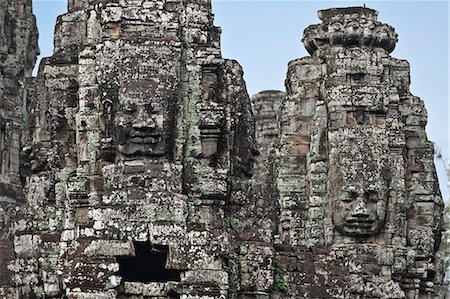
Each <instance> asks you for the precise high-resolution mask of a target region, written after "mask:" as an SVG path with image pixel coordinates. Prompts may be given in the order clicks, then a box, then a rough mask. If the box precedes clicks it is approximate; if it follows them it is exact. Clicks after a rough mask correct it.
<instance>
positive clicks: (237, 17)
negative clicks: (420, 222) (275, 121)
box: [34, 0, 450, 201]
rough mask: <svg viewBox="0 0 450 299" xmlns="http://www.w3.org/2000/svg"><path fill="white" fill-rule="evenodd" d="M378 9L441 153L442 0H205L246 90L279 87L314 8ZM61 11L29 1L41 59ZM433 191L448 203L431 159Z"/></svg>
mask: <svg viewBox="0 0 450 299" xmlns="http://www.w3.org/2000/svg"><path fill="white" fill-rule="evenodd" d="M363 4H365V5H366V6H367V7H370V8H374V9H376V10H378V12H379V20H380V21H382V22H385V23H388V24H389V25H392V26H393V27H394V28H395V30H396V32H397V33H398V35H399V42H398V43H397V47H396V49H395V50H394V52H393V53H392V54H391V55H392V56H394V57H396V58H401V59H406V60H408V61H409V63H410V65H411V82H412V84H411V92H412V93H413V94H414V95H416V96H419V97H421V98H422V99H423V100H424V101H425V104H426V107H427V109H428V115H429V121H428V125H427V132H428V137H429V139H430V140H432V141H434V142H435V143H436V145H437V146H438V147H439V148H440V150H441V151H442V153H443V155H444V158H445V159H447V164H448V162H450V161H449V160H448V157H449V135H450V134H449V92H448V86H449V76H448V74H449V60H448V53H449V32H448V30H449V29H448V28H449V23H448V19H449V18H448V16H449V4H448V2H447V1H365V2H364V1H257V0H256V1H230V0H215V1H213V12H214V14H215V24H216V25H217V26H220V27H222V53H223V56H224V57H226V58H232V59H236V60H237V61H239V63H240V64H241V65H242V66H243V68H244V72H245V80H246V83H247V89H248V92H249V94H255V93H257V92H259V91H262V90H266V89H278V90H284V80H285V77H286V71H287V64H288V62H289V61H291V60H293V59H296V58H299V57H303V56H307V55H308V54H307V52H306V50H305V49H304V47H303V45H302V43H301V38H302V33H303V30H304V29H305V28H306V27H307V26H308V25H310V24H317V23H319V21H320V20H319V19H318V17H317V11H318V10H320V9H326V8H330V7H345V6H362V5H363ZM66 10H67V3H66V1H65V0H34V12H35V14H36V17H37V21H38V27H39V32H40V38H39V43H40V49H41V56H42V57H45V56H50V55H51V53H52V50H53V41H52V39H53V30H54V25H55V21H56V16H57V15H59V14H61V13H64V12H65V11H66ZM436 164H437V169H438V174H439V177H440V184H441V190H442V192H443V195H444V198H445V199H446V200H447V201H448V199H449V189H448V186H447V179H446V176H445V171H444V168H443V167H442V165H441V163H440V162H437V163H436Z"/></svg>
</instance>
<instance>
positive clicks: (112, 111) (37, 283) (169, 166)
mask: <svg viewBox="0 0 450 299" xmlns="http://www.w3.org/2000/svg"><path fill="white" fill-rule="evenodd" d="M220 32H221V31H220V28H218V27H215V26H214V25H213V15H212V13H211V3H210V1H209V0H201V1H180V0H171V1H154V0H148V1H147V0H145V1H100V2H99V1H78V0H77V1H69V10H68V13H66V14H64V15H62V16H60V17H59V18H58V20H57V25H56V29H55V49H54V54H53V55H52V56H51V57H49V58H45V59H43V60H42V62H41V65H40V67H39V73H38V76H37V79H36V84H35V93H34V97H33V100H32V102H31V103H30V105H29V106H28V107H27V111H28V113H29V122H28V124H29V125H28V130H27V131H26V132H25V133H24V135H25V139H26V147H25V149H26V153H27V155H28V156H27V159H25V161H24V167H23V168H24V172H25V173H26V177H27V181H26V184H25V193H26V194H27V204H26V205H24V206H23V207H22V209H21V210H20V215H18V216H17V218H16V219H17V220H16V224H15V227H16V231H15V238H14V250H15V256H16V259H15V261H14V263H13V266H11V269H13V271H14V274H15V277H16V280H15V281H14V283H15V285H16V290H18V293H20V294H21V295H18V297H20V298H31V297H38V298H44V297H45V298H61V297H64V298H66V297H67V298H131V297H132V298H144V297H145V298H149V297H151V298H180V296H181V297H182V298H223V297H224V296H226V294H227V293H228V290H229V284H230V282H229V275H228V272H227V269H228V268H227V263H228V262H227V261H228V259H229V256H230V248H229V241H228V240H229V233H228V223H229V222H228V218H229V213H230V211H229V210H228V209H227V208H226V203H228V201H229V198H230V194H231V193H232V192H233V185H232V184H233V183H234V182H238V181H239V180H246V179H247V178H248V176H249V175H250V170H251V168H252V163H253V160H254V159H253V155H254V153H255V152H256V150H255V146H254V141H253V136H254V128H253V126H254V124H253V121H252V120H253V115H252V113H251V106H250V99H249V97H248V95H247V92H246V89H245V83H244V81H243V79H242V70H241V68H240V66H239V65H238V63H237V62H235V61H232V60H225V59H223V58H222V56H221V52H220ZM239 192H240V191H236V192H233V194H238V193H239ZM11 296H12V295H11ZM12 298H17V296H15V297H14V296H13V297H12Z"/></svg>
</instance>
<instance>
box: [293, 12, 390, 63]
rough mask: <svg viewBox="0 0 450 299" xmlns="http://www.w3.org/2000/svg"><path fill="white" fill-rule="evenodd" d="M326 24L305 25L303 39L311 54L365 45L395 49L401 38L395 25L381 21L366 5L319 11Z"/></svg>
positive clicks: (323, 22) (380, 48)
mask: <svg viewBox="0 0 450 299" xmlns="http://www.w3.org/2000/svg"><path fill="white" fill-rule="evenodd" d="M318 15H319V18H320V19H321V20H322V24H317V25H311V26H309V27H308V28H306V29H305V31H304V33H303V39H302V42H303V44H304V45H305V48H306V50H307V51H308V53H309V54H311V55H313V54H314V53H315V52H316V50H318V49H322V50H325V49H329V48H333V49H338V47H347V48H350V47H365V48H369V49H372V50H382V51H383V50H384V51H385V52H387V53H391V52H392V51H393V50H394V48H395V45H396V43H397V41H398V39H397V33H396V32H395V30H394V28H393V27H391V26H389V25H387V24H383V23H381V22H378V21H377V16H378V12H377V11H376V10H373V9H371V8H365V7H347V8H330V9H326V10H320V11H319V12H318Z"/></svg>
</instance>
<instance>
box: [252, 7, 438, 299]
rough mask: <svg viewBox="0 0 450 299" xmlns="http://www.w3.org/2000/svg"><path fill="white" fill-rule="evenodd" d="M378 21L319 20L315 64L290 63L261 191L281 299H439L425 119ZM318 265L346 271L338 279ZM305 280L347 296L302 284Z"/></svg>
mask: <svg viewBox="0 0 450 299" xmlns="http://www.w3.org/2000/svg"><path fill="white" fill-rule="evenodd" d="M377 14H378V13H377V12H376V11H375V10H372V9H369V8H364V7H348V8H332V9H327V10H322V11H319V18H320V19H321V21H322V23H321V24H318V25H311V26H309V27H308V28H306V29H305V31H304V37H303V43H304V45H305V47H306V49H307V50H308V52H309V53H310V54H311V56H310V57H303V58H301V59H297V60H294V61H292V62H290V63H289V69H288V76H287V79H286V89H287V91H288V92H287V95H286V96H285V97H284V100H283V103H282V105H281V107H280V110H281V111H280V114H279V118H278V123H279V128H280V134H279V136H280V137H279V141H278V144H276V145H275V147H274V149H272V152H273V154H272V156H271V157H270V158H269V161H270V163H269V166H268V169H269V170H270V171H269V175H268V182H267V187H266V190H268V191H269V192H271V194H272V196H273V198H275V199H276V200H277V204H278V214H277V218H276V221H275V223H277V225H278V227H277V229H276V231H275V232H274V234H275V241H274V242H275V244H277V243H278V244H277V245H276V247H275V248H276V251H275V253H274V259H275V263H276V265H278V267H279V268H281V269H283V271H281V270H280V271H279V273H278V274H275V277H274V280H275V281H277V280H278V281H284V282H286V284H283V288H280V293H283V292H284V293H288V296H286V297H290V298H299V297H308V298H422V297H423V298H432V297H431V296H435V297H436V298H443V296H444V295H443V289H442V275H441V274H436V273H442V269H439V268H440V265H439V264H440V262H439V259H438V257H437V256H438V255H437V253H436V251H437V249H438V246H439V245H438V244H439V239H440V234H441V233H440V229H441V221H442V220H441V219H442V208H443V202H442V198H441V194H440V191H439V188H438V187H437V184H436V182H437V176H436V172H435V168H434V164H433V146H432V144H431V143H430V142H429V141H428V140H427V137H426V133H425V124H426V121H425V115H426V112H425V109H424V105H423V102H422V101H421V100H420V99H418V98H417V97H414V96H412V95H411V93H410V92H409V66H408V64H407V63H406V62H405V61H402V60H398V59H395V58H393V57H391V56H390V55H389V54H390V53H391V52H392V51H393V50H394V48H395V44H396V41H397V34H396V33H395V31H394V29H393V28H392V27H391V26H389V25H386V24H382V23H380V22H379V21H377ZM260 139H261V138H260ZM266 150H267V149H266V148H262V149H261V151H266ZM419 161H420V162H419ZM427 180H428V183H427ZM272 186H276V188H273V187H272ZM432 215H433V216H432ZM419 219H420V220H419ZM277 248H278V249H277ZM287 256H292V257H295V258H294V260H291V259H290V258H287ZM305 256H308V258H305ZM324 259H326V260H327V262H326V264H327V265H330V264H332V265H335V266H336V267H341V266H343V264H340V263H339V261H342V260H346V261H349V264H347V266H344V267H343V268H341V269H340V270H339V273H340V274H337V273H336V272H334V270H328V269H326V267H325V266H323V264H322V261H323V260H324ZM304 260H309V261H311V262H308V264H307V265H304V264H305V262H303V261H304ZM295 262H297V263H301V264H302V265H303V266H301V267H297V268H295V267H291V265H292V264H293V263H295ZM438 269H439V270H438ZM311 273H314V274H313V275H314V277H315V279H316V281H321V278H320V277H321V275H323V273H327V275H336V276H337V277H336V279H337V280H342V281H341V282H340V284H341V285H347V286H348V287H344V288H339V287H338V288H336V285H334V284H330V285H327V287H326V288H323V287H322V285H319V284H318V283H315V282H312V283H311V282H309V281H307V280H306V279H305V280H302V279H300V280H298V279H297V277H299V276H300V277H309V275H310V274H311ZM332 273H333V274H332ZM277 275H278V276H277ZM333 277H335V276H333ZM328 279H329V278H327V279H325V282H324V283H326V281H327V280H328ZM432 294H433V295H432Z"/></svg>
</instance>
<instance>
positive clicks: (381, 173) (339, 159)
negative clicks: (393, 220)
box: [328, 128, 391, 239]
mask: <svg viewBox="0 0 450 299" xmlns="http://www.w3.org/2000/svg"><path fill="white" fill-rule="evenodd" d="M339 136H340V137H339V142H338V143H336V144H339V146H338V147H333V148H332V151H331V155H330V167H329V183H328V184H329V185H328V188H329V199H330V203H331V211H332V220H333V226H334V229H335V231H336V233H337V234H338V235H341V236H350V237H355V238H358V239H360V238H368V237H371V236H375V235H378V234H379V233H381V232H382V229H383V227H384V225H385V222H386V211H387V209H388V201H389V185H390V171H391V170H390V167H389V159H388V150H387V147H386V133H385V131H384V130H379V129H374V128H366V129H362V128H360V130H356V129H349V130H348V129H347V130H341V132H340V133H339ZM336 141H337V140H336Z"/></svg>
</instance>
